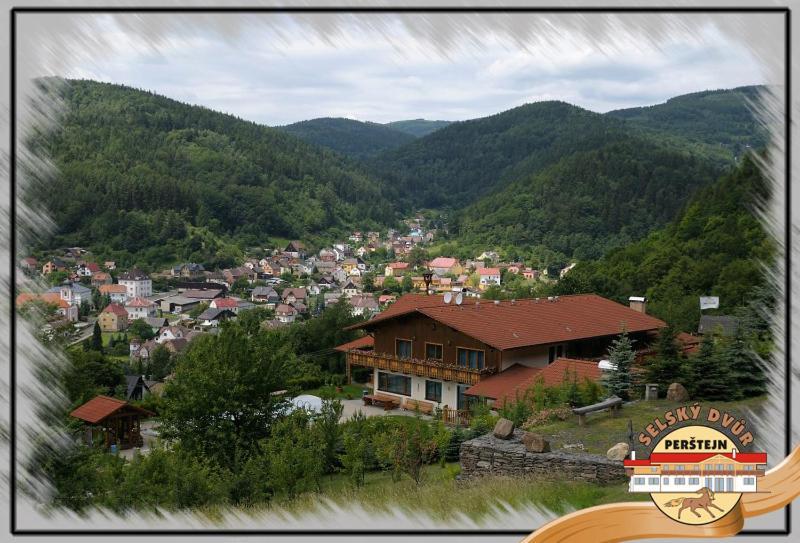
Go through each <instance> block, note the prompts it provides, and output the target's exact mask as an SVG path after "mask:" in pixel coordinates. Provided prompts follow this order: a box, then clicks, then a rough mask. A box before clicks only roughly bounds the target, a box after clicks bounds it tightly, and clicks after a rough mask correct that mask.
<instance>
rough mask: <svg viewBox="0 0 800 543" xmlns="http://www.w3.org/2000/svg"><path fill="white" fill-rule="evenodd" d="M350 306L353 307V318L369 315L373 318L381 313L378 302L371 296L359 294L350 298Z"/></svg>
mask: <svg viewBox="0 0 800 543" xmlns="http://www.w3.org/2000/svg"><path fill="white" fill-rule="evenodd" d="M350 305H351V306H352V309H351V313H352V314H353V316H362V315H367V316H371V315H374V314H375V313H377V312H378V311H380V306H379V305H378V302H376V301H375V297H374V296H372V295H371V294H358V295H356V296H353V297H352V298H350Z"/></svg>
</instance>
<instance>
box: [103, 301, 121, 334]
mask: <svg viewBox="0 0 800 543" xmlns="http://www.w3.org/2000/svg"><path fill="white" fill-rule="evenodd" d="M97 322H98V323H99V324H100V330H102V331H103V332H121V331H122V330H125V329H127V328H128V312H127V311H126V310H125V308H124V307H122V306H121V305H119V304H108V305H107V306H106V307H105V309H103V310H102V311H101V312H100V314H99V315H98V316H97Z"/></svg>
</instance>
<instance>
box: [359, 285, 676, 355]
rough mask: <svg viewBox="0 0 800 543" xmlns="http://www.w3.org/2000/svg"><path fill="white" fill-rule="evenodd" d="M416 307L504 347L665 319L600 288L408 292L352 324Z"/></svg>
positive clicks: (633, 328)
mask: <svg viewBox="0 0 800 543" xmlns="http://www.w3.org/2000/svg"><path fill="white" fill-rule="evenodd" d="M410 313H419V314H422V315H425V316H427V317H429V318H431V319H433V320H435V321H437V322H440V323H442V324H444V325H446V326H449V327H451V328H453V329H455V330H458V331H460V332H462V333H464V334H466V335H468V336H470V337H472V338H475V339H477V340H478V341H480V342H482V343H485V344H487V345H489V346H491V347H494V348H496V349H499V350H507V349H516V348H519V347H526V346H530V345H547V344H552V343H561V342H566V341H574V340H578V339H587V338H593V337H606V336H614V335H618V334H620V333H621V332H622V331H623V330H626V331H628V332H643V331H652V330H657V329H659V328H662V327H664V326H666V323H664V321H662V320H659V319H657V318H655V317H651V316H650V315H646V314H644V313H640V312H639V311H634V310H633V309H630V308H629V307H626V306H624V305H621V304H618V303H616V302H613V301H611V300H608V299H606V298H603V297H601V296H597V295H595V294H579V295H574V296H561V297H558V298H553V299H552V300H551V299H548V298H542V299H526V300H515V301H514V300H508V301H497V302H491V301H486V300H484V301H481V300H470V298H469V297H464V298H463V302H462V304H461V305H455V304H453V303H451V304H445V303H444V301H443V299H442V297H441V296H424V295H422V296H420V295H406V296H403V297H401V298H399V299H398V300H397V301H396V302H395V303H394V304H393V305H392V306H391V307H389V309H387V310H386V311H384V312H383V313H380V314H378V315H377V316H375V317H374V318H373V319H371V320H369V321H366V322H363V323H359V324H355V325H353V326H351V327H349V329H355V328H372V327H374V326H375V325H376V324H378V323H382V322H385V321H388V320H389V319H393V318H397V317H399V316H402V315H407V314H410Z"/></svg>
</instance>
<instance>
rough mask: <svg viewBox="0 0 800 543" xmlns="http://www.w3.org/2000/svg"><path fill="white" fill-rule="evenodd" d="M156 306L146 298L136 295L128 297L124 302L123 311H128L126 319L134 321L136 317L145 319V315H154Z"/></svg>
mask: <svg viewBox="0 0 800 543" xmlns="http://www.w3.org/2000/svg"><path fill="white" fill-rule="evenodd" d="M156 309H157V306H156V304H155V303H154V302H151V301H150V300H148V299H147V298H142V297H141V296H136V297H134V298H129V299H128V301H127V302H125V311H127V312H128V321H135V320H136V319H145V318H147V317H155V316H156Z"/></svg>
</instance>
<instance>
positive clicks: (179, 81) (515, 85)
mask: <svg viewBox="0 0 800 543" xmlns="http://www.w3.org/2000/svg"><path fill="white" fill-rule="evenodd" d="M281 26H282V28H283V31H282V33H281V35H277V34H276V33H275V32H273V31H272V30H270V29H269V28H264V27H253V28H252V29H250V30H247V29H245V30H244V31H243V32H241V33H240V34H239V35H238V36H236V37H233V38H232V37H230V36H224V37H223V36H220V35H219V34H217V33H214V32H207V33H204V32H203V31H202V29H201V30H199V31H194V32H192V33H189V34H188V35H183V36H181V37H176V38H175V39H171V40H168V41H167V42H165V43H162V44H160V45H159V47H158V48H157V49H154V48H153V47H149V46H147V45H144V44H143V43H142V42H143V40H141V39H139V38H138V37H137V35H136V34H135V32H134V31H132V30H123V29H122V28H120V27H119V26H117V25H115V24H114V23H113V22H112V21H110V20H109V21H107V22H106V23H105V24H104V25H102V28H103V30H102V32H103V33H105V34H106V35H105V36H103V37H104V38H105V40H108V42H110V43H113V44H114V46H113V47H112V48H111V50H109V51H107V52H106V54H105V55H104V56H103V57H102V58H87V57H80V59H78V60H76V61H75V62H74V63H72V64H71V65H69V66H67V67H66V68H65V72H66V73H65V74H64V75H66V76H68V77H78V78H88V79H95V80H100V81H109V82H115V83H122V84H126V85H131V86H134V87H138V88H142V89H147V90H151V91H154V92H157V93H159V94H163V95H166V96H168V97H170V98H175V99H177V100H181V101H184V102H188V103H192V104H200V105H204V106H207V107H209V108H211V109H214V110H218V111H223V112H226V113H232V114H234V115H237V116H239V117H243V118H245V119H249V120H253V121H257V122H260V123H264V124H268V125H280V124H288V123H292V122H295V121H301V120H305V119H312V118H315V117H348V118H352V119H358V120H363V121H375V122H389V121H393V120H401V119H414V118H426V119H446V120H463V119H470V118H476V117H482V116H486V115H491V114H493V113H497V112H500V111H504V110H506V109H509V108H512V107H516V106H518V105H521V104H524V103H527V102H535V101H541V100H556V99H557V100H563V101H566V102H569V103H572V104H575V105H579V106H582V107H585V108H587V109H590V110H593V111H597V112H606V111H610V110H613V109H618V108H624V107H633V106H640V105H650V104H656V103H660V102H663V101H665V100H666V99H668V98H670V97H672V96H677V95H680V94H686V93H689V92H695V91H699V90H706V89H719V88H731V87H736V86H741V85H751V84H760V83H764V82H765V81H764V76H763V74H762V73H761V71H760V68H759V65H758V63H757V62H756V60H755V59H754V58H753V57H752V56H751V54H750V53H749V52H748V50H747V49H745V48H743V47H741V46H739V45H737V44H735V43H732V42H730V41H728V40H726V39H725V38H724V37H723V35H722V34H721V33H720V32H719V31H717V30H716V28H715V27H713V26H711V25H709V26H707V27H704V29H703V31H702V32H700V33H698V34H696V35H694V36H691V37H690V38H686V37H683V38H681V37H674V38H669V39H667V40H665V41H663V42H662V43H661V44H660V45H659V47H657V48H656V47H653V46H648V45H645V44H643V43H641V42H637V41H636V40H635V39H632V38H626V37H625V35H624V33H621V35H620V38H619V40H618V42H617V44H616V47H615V48H614V50H613V51H608V50H606V51H604V52H601V51H600V50H598V48H597V47H596V46H595V44H592V43H589V42H588V41H587V40H585V39H582V38H581V36H576V35H570V34H568V33H564V34H563V35H561V37H560V39H556V40H553V39H552V38H549V39H548V41H547V42H546V43H539V44H537V45H535V46H530V45H529V46H527V47H522V46H520V45H519V44H518V43H514V42H511V41H510V40H509V39H508V38H507V37H502V36H499V35H495V34H491V33H487V34H486V35H484V36H480V37H477V38H476V37H475V36H470V38H469V39H466V38H465V39H464V40H463V43H458V42H456V43H455V44H454V45H453V47H452V48H450V49H449V50H448V51H446V52H445V53H442V52H440V51H436V50H434V49H433V48H432V47H430V45H429V44H426V43H424V42H423V41H420V40H419V39H418V38H416V37H414V36H413V35H412V34H411V33H410V32H409V31H408V28H407V27H404V26H403V25H400V24H398V25H396V26H391V27H390V28H389V29H388V30H387V29H386V28H381V29H380V30H377V29H376V30H370V29H368V28H367V29H365V28H364V27H363V26H356V25H347V24H343V25H339V31H338V35H337V36H336V37H335V38H330V36H327V37H326V39H322V38H320V37H319V36H318V35H316V34H314V33H313V32H311V31H308V30H307V29H305V28H304V27H302V26H300V25H298V24H296V23H295V22H292V21H291V20H289V19H286V20H285V21H284V22H283V23H282V25H281Z"/></svg>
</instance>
